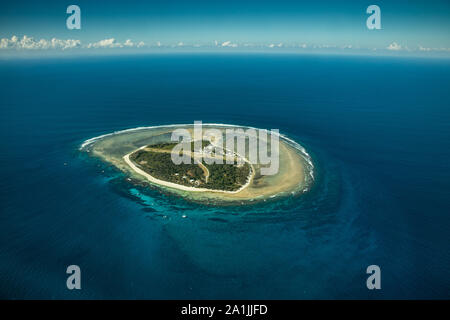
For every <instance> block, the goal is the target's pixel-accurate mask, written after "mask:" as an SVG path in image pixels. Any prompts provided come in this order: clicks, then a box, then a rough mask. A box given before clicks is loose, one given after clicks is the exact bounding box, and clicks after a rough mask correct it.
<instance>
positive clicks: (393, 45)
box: [386, 42, 403, 51]
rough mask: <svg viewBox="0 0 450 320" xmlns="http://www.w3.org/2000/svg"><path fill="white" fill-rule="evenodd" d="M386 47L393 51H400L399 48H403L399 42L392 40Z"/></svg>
mask: <svg viewBox="0 0 450 320" xmlns="http://www.w3.org/2000/svg"><path fill="white" fill-rule="evenodd" d="M386 49H388V50H393V51H399V50H402V49H403V48H402V46H401V45H399V44H398V43H397V42H392V43H391V44H390V45H388V46H387V47H386Z"/></svg>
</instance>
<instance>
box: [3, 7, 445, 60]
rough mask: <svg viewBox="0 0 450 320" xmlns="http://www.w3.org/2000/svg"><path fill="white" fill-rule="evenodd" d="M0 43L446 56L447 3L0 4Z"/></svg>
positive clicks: (13, 48) (9, 48)
mask: <svg viewBox="0 0 450 320" xmlns="http://www.w3.org/2000/svg"><path fill="white" fill-rule="evenodd" d="M72 4H75V5H78V6H79V7H80V9H81V29H80V30H69V29H68V28H67V27H66V19H67V17H68V16H69V14H67V13H66V9H67V7H68V6H69V5H72ZM372 4H375V5H378V6H379V7H380V9H381V29H380V30H369V29H368V28H367V26H366V20H367V18H368V17H369V16H370V14H368V13H366V9H367V7H368V6H369V5H372ZM14 36H15V37H14ZM24 36H25V38H24ZM0 39H2V40H1V41H2V42H0V55H1V54H2V53H5V52H9V53H11V52H15V53H17V51H20V50H22V51H27V50H28V51H30V50H33V51H39V52H41V51H48V50H56V49H59V50H64V51H66V52H67V53H70V52H74V50H75V49H78V50H87V49H92V50H94V51H95V50H96V51H99V49H116V50H117V49H119V48H125V49H133V50H138V49H139V50H150V49H152V48H153V49H154V48H172V49H173V50H175V49H177V48H178V49H179V48H184V49H187V48H190V49H192V50H194V48H203V49H214V48H216V49H217V48H227V49H231V48H233V49H235V50H256V49H264V50H269V49H274V50H279V51H282V50H286V51H289V50H302V49H303V50H316V51H320V50H325V51H326V50H329V51H330V50H331V51H332V50H334V51H339V50H347V51H352V50H355V51H358V50H360V51H367V52H376V51H378V52H380V51H390V52H399V53H404V54H408V53H411V52H413V53H423V54H431V53H440V54H444V55H449V56H450V1H448V0H443V1H441V0H429V1H414V0H412V1H411V0H410V1H403V0H401V1H378V0H377V1H365V0H351V1H349V0H340V1H337V0H326V1H323V0H316V1H302V0H297V1H286V0H278V1H276V0H272V1H266V0H260V1H249V0H239V1H235V0H227V1H214V0H209V1H197V0H192V1H189V0H181V1H180V0H175V1H172V0H164V1H151V0H150V1H138V0H127V1H114V0H109V1H105V0H95V1H93V0H89V1H86V0H73V1H65V0H59V1H56V0H54V1H50V0H39V1H36V0H34V1H31V0H14V1H2V2H1V3H0ZM41 39H43V40H42V41H41V42H39V41H40V40H41ZM52 39H55V40H54V41H53V42H51V40H52ZM68 40H71V41H68Z"/></svg>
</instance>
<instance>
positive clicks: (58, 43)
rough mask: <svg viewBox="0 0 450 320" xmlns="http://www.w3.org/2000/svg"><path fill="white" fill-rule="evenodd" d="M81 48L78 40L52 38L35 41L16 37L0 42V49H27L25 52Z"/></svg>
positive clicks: (31, 38) (26, 37)
mask: <svg viewBox="0 0 450 320" xmlns="http://www.w3.org/2000/svg"><path fill="white" fill-rule="evenodd" d="M78 47H81V41H80V40H73V39H67V40H61V39H56V38H53V39H51V40H45V39H40V40H35V39H34V38H33V37H28V36H26V35H25V36H23V38H22V39H19V38H18V37H17V36H12V37H11V39H7V38H3V39H1V40H0V49H27V50H38V49H62V50H66V49H72V48H78Z"/></svg>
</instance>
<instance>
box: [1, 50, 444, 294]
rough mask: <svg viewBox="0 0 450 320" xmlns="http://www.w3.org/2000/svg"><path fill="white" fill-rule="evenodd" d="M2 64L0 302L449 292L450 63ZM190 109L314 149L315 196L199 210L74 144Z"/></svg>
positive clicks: (191, 114) (337, 59)
mask: <svg viewBox="0 0 450 320" xmlns="http://www.w3.org/2000/svg"><path fill="white" fill-rule="evenodd" d="M0 75H1V77H0V88H1V89H0V93H1V95H0V147H1V151H2V152H1V153H0V174H1V185H0V298H8V299H17V298H19V299H20V298H44V299H47V298H51V299H53V298H54V299H59V298H62V299H79V298H88V299H99V298H113V299H115V298H125V299H134V298H148V299H171V298H178V299H202V298H209V299H221V298H224V299H232V298H236V299H265V298H270V299H309V298H320V299H334V298H343V299H349V298H363V299H366V298H368V299H386V298H402V299H403V298H447V299H448V298H450V268H449V265H450V60H439V59H410V58H388V57H344V56H306V55H305V56H302V55H264V54H254V55H238V54H235V55H234V54H230V55H208V54H195V55H182V54H167V55H148V56H139V55H135V56H121V57H113V56H109V57H73V58H55V59H51V58H46V59H17V60H10V61H6V60H4V61H1V62H0ZM194 120H202V121H203V122H205V123H206V122H212V123H226V124H238V125H248V126H254V127H258V128H267V129H272V128H274V129H279V130H280V132H281V133H283V134H286V135H287V136H288V137H290V138H293V139H294V140H296V141H297V142H299V143H301V144H302V145H303V146H304V147H305V148H306V149H307V151H308V152H309V153H310V154H311V156H312V158H313V161H314V164H315V166H316V180H315V182H314V185H313V187H312V189H311V191H310V192H308V193H306V194H304V195H302V196H299V197H294V198H286V199H279V200H275V201H269V202H266V203H260V204H256V205H251V206H241V207H213V206H205V205H200V204H195V203H191V202H188V201H186V200H184V199H180V198H177V197H173V196H168V195H165V194H162V193H160V192H159V191H158V190H156V189H155V190H153V189H145V188H142V187H138V186H135V185H132V184H130V183H129V182H128V181H127V180H126V176H124V174H122V173H121V172H119V171H117V170H116V169H114V168H113V167H111V166H108V165H107V164H104V163H102V162H100V161H99V160H98V159H94V158H92V157H89V155H88V154H86V153H83V152H80V151H79V147H80V145H81V143H82V142H83V141H85V140H86V139H89V138H92V137H95V136H98V135H101V134H105V133H109V132H112V131H116V130H122V129H127V128H134V127H139V126H151V125H162V124H174V123H193V121H194ZM183 215H186V218H183V217H182V216H183ZM72 264H75V265H79V266H80V268H81V283H82V289H81V290H72V291H70V290H68V289H67V288H66V279H67V277H68V275H67V274H66V268H67V266H69V265H72ZM372 264H376V265H378V266H380V268H381V290H368V289H367V287H366V279H367V277H368V275H367V274H366V268H367V266H369V265H372Z"/></svg>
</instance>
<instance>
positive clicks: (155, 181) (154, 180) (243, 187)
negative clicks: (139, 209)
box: [123, 145, 254, 194]
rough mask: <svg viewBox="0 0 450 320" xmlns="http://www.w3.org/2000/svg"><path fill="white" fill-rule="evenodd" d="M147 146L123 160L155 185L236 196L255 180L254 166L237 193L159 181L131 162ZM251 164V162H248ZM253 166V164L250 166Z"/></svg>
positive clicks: (124, 157)
mask: <svg viewBox="0 0 450 320" xmlns="http://www.w3.org/2000/svg"><path fill="white" fill-rule="evenodd" d="M146 147H147V146H146V145H145V146H142V147H140V148H139V149H137V150H135V151H132V152H130V153H129V154H127V155H125V156H123V160H124V161H125V162H126V163H127V164H128V165H129V166H130V167H131V168H132V169H133V170H134V171H135V172H137V173H139V174H140V175H142V176H144V177H145V178H147V179H148V180H149V181H151V182H153V183H155V184H159V185H162V186H166V187H169V188H174V189H178V190H183V191H194V192H205V191H206V192H220V193H229V194H236V193H239V192H241V191H242V190H244V189H245V188H247V187H248V186H249V185H250V183H251V181H252V180H253V176H254V169H253V166H251V167H250V175H249V177H248V178H247V182H246V183H245V184H244V185H243V186H242V187H240V188H239V189H238V190H235V191H226V190H216V189H207V188H194V187H187V186H183V185H181V184H177V183H173V182H168V181H164V180H160V179H157V178H155V177H153V176H151V175H149V174H148V173H147V172H145V171H144V170H142V169H140V168H138V167H137V166H136V165H135V164H134V163H133V162H132V161H131V160H130V155H131V154H133V153H135V152H136V151H139V150H142V149H144V148H146ZM244 160H245V161H246V162H248V160H247V159H245V158H244ZM248 163H250V162H248ZM250 165H251V164H250Z"/></svg>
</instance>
